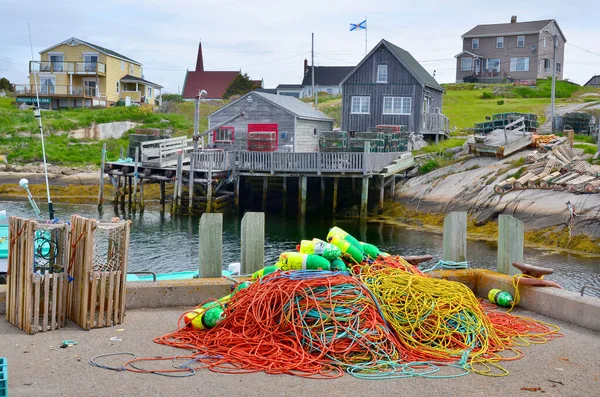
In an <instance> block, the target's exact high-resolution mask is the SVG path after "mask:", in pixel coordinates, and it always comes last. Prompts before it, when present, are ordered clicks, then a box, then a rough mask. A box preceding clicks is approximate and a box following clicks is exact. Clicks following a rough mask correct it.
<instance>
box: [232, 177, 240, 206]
mask: <svg viewBox="0 0 600 397" xmlns="http://www.w3.org/2000/svg"><path fill="white" fill-rule="evenodd" d="M240 179H241V176H239V175H238V176H237V178H235V187H234V190H235V191H234V192H233V193H234V205H235V212H240Z"/></svg>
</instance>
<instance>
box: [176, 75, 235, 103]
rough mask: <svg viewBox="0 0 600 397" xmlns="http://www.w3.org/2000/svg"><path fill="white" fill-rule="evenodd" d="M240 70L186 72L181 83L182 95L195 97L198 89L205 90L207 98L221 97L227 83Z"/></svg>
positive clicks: (229, 82) (227, 85)
mask: <svg viewBox="0 0 600 397" xmlns="http://www.w3.org/2000/svg"><path fill="white" fill-rule="evenodd" d="M238 74H240V72H210V71H209V72H207V71H199V72H192V71H189V72H187V74H186V76H185V81H184V84H183V97H184V98H188V99H189V98H196V95H198V91H200V90H205V91H206V92H207V98H210V99H221V98H223V95H224V94H225V91H226V90H227V87H229V84H231V82H232V81H233V79H235V78H236V77H237V75H238Z"/></svg>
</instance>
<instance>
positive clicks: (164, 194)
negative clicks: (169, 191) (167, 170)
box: [160, 181, 166, 212]
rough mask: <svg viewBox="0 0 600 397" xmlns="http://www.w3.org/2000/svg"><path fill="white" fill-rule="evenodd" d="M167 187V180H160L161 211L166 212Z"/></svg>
mask: <svg viewBox="0 0 600 397" xmlns="http://www.w3.org/2000/svg"><path fill="white" fill-rule="evenodd" d="M165 196H166V188H165V181H160V212H165V201H166V197H165Z"/></svg>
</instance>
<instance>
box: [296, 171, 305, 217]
mask: <svg viewBox="0 0 600 397" xmlns="http://www.w3.org/2000/svg"><path fill="white" fill-rule="evenodd" d="M306 180H307V177H306V176H301V177H300V180H299V182H300V184H299V186H298V187H299V190H300V191H299V197H300V217H301V218H304V217H306Z"/></svg>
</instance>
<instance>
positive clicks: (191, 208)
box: [188, 153, 196, 215]
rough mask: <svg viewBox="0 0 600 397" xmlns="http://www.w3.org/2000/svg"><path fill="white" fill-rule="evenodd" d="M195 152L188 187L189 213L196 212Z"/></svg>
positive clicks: (191, 159) (191, 161)
mask: <svg viewBox="0 0 600 397" xmlns="http://www.w3.org/2000/svg"><path fill="white" fill-rule="evenodd" d="M195 157H196V155H195V153H192V154H191V155H190V172H189V174H188V179H189V181H188V182H189V187H188V214H189V215H192V214H193V213H194V165H195Z"/></svg>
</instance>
